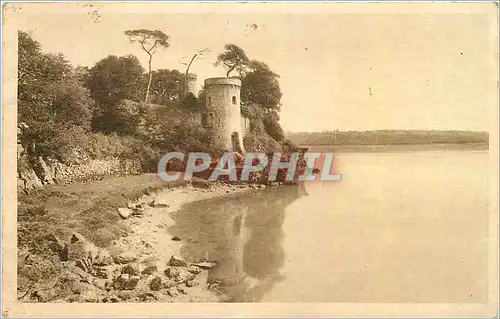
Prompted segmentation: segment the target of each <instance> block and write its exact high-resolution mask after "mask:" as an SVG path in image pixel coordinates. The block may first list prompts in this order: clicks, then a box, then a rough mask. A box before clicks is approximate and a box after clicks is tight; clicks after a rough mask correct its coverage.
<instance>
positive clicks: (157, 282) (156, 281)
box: [149, 277, 163, 291]
mask: <svg viewBox="0 0 500 319" xmlns="http://www.w3.org/2000/svg"><path fill="white" fill-rule="evenodd" d="M162 284H163V283H162V280H161V277H154V278H153V279H152V280H151V282H150V283H149V288H150V289H151V290H153V291H159V290H161V288H162Z"/></svg>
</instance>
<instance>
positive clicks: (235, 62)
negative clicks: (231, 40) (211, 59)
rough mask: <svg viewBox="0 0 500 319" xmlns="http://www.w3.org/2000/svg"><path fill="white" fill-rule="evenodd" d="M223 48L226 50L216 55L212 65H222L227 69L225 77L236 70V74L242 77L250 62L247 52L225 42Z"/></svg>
mask: <svg viewBox="0 0 500 319" xmlns="http://www.w3.org/2000/svg"><path fill="white" fill-rule="evenodd" d="M224 48H225V49H226V51H225V52H222V53H220V54H219V55H218V56H217V60H216V61H215V63H214V65H215V66H219V65H223V66H224V67H225V68H226V70H227V72H226V77H229V75H230V74H231V72H233V71H236V72H238V75H239V76H240V77H242V76H243V75H244V73H245V71H246V68H247V67H248V65H249V63H250V60H249V59H248V57H247V54H246V53H245V51H244V50H243V49H242V48H240V47H239V46H237V45H236V44H226V45H225V46H224Z"/></svg>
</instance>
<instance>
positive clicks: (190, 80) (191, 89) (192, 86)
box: [185, 73, 197, 95]
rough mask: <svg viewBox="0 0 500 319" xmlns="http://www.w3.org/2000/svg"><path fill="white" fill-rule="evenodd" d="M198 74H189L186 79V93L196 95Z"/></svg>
mask: <svg viewBox="0 0 500 319" xmlns="http://www.w3.org/2000/svg"><path fill="white" fill-rule="evenodd" d="M196 79H197V77H196V74H194V73H188V74H187V77H186V91H185V93H186V94H188V93H192V94H194V95H196Z"/></svg>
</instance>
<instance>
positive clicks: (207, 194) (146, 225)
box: [113, 183, 253, 302]
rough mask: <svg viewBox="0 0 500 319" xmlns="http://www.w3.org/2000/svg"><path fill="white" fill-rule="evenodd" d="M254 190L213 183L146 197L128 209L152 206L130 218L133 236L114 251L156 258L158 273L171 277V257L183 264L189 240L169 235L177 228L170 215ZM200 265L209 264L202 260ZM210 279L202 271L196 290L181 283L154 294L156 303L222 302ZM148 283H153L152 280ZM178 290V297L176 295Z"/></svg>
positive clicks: (175, 189)
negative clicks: (184, 246) (197, 205)
mask: <svg viewBox="0 0 500 319" xmlns="http://www.w3.org/2000/svg"><path fill="white" fill-rule="evenodd" d="M195 184H196V183H195ZM207 186H208V184H207ZM252 189H253V188H252V187H250V185H243V184H242V185H230V184H225V183H213V184H212V185H209V186H208V188H199V187H195V186H193V184H188V185H185V186H180V187H177V188H173V189H167V190H161V191H159V192H157V193H155V194H151V195H144V196H142V197H141V198H139V199H138V200H136V201H134V202H131V203H130V205H129V206H131V207H134V206H135V207H137V206H144V205H147V204H148V203H153V204H152V205H147V206H146V208H144V211H143V214H142V215H137V216H131V217H129V218H128V219H127V220H128V221H129V223H130V224H131V233H130V234H129V235H128V236H127V237H124V238H120V239H118V240H116V241H114V242H113V247H118V249H120V250H122V251H127V252H132V253H134V254H136V255H137V256H138V258H139V259H143V260H144V259H148V258H151V257H153V258H155V259H156V264H157V267H158V268H157V271H156V272H157V273H158V274H160V275H162V274H165V273H168V269H169V268H172V267H170V266H169V260H170V259H171V258H172V257H174V258H175V259H176V260H179V261H180V263H183V262H184V260H183V259H182V257H179V256H181V249H182V247H183V242H184V241H185V240H189V238H179V237H174V236H173V235H172V234H170V233H169V232H168V228H170V227H171V226H173V225H174V224H175V222H174V220H173V219H172V218H171V217H170V213H173V212H176V211H178V210H180V209H181V207H182V206H183V205H185V204H189V203H194V202H198V201H202V200H206V199H211V198H218V197H224V196H227V195H232V194H239V193H244V192H248V191H251V190H252ZM197 262H201V263H203V262H210V261H203V260H200V261H197ZM216 262H217V261H213V264H216ZM196 264H197V263H196V262H195V263H193V264H190V263H188V262H186V264H185V266H180V267H179V266H178V267H179V269H189V268H190V267H192V266H193V265H196ZM195 267H196V266H195ZM175 268H177V267H175ZM195 272H197V271H195ZM207 275H208V269H202V270H201V271H200V272H199V273H197V274H196V275H195V278H194V280H196V281H195V286H191V287H189V284H188V283H187V282H180V283H179V284H177V285H176V286H175V287H169V288H166V290H165V289H161V290H160V291H159V293H156V294H155V297H156V302H221V301H222V300H221V297H222V296H219V295H218V293H217V292H216V291H212V290H210V289H209V287H208V284H209V283H208V282H207V279H208V276H207ZM149 277H151V276H149ZM153 277H154V275H153ZM167 277H168V275H167ZM148 279H149V280H152V279H151V278H148ZM148 279H146V280H148ZM179 288H180V289H179ZM176 289H177V293H176V292H175V290H176ZM131 299H133V297H132V298H130V299H127V300H124V302H130V301H132V302H133V301H134V300H131Z"/></svg>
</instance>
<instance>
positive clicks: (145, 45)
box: [125, 29, 170, 104]
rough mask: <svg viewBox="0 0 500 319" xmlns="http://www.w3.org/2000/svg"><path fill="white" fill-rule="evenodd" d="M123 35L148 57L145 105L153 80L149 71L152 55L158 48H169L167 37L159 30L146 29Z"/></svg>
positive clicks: (127, 32) (131, 31)
mask: <svg viewBox="0 0 500 319" xmlns="http://www.w3.org/2000/svg"><path fill="white" fill-rule="evenodd" d="M125 35H126V36H127V37H128V38H129V40H130V42H132V43H135V42H138V43H139V44H140V45H141V48H142V49H143V50H144V52H146V53H147V55H148V56H149V62H148V73H149V79H148V85H147V88H146V97H145V103H146V104H147V103H148V99H149V91H150V88H151V81H152V78H153V73H152V71H151V63H152V60H153V55H154V54H155V52H156V50H157V49H158V48H163V49H166V48H168V47H169V46H170V44H169V43H168V40H169V36H168V35H166V34H165V33H163V32H162V31H160V30H148V29H137V30H127V31H125Z"/></svg>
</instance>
